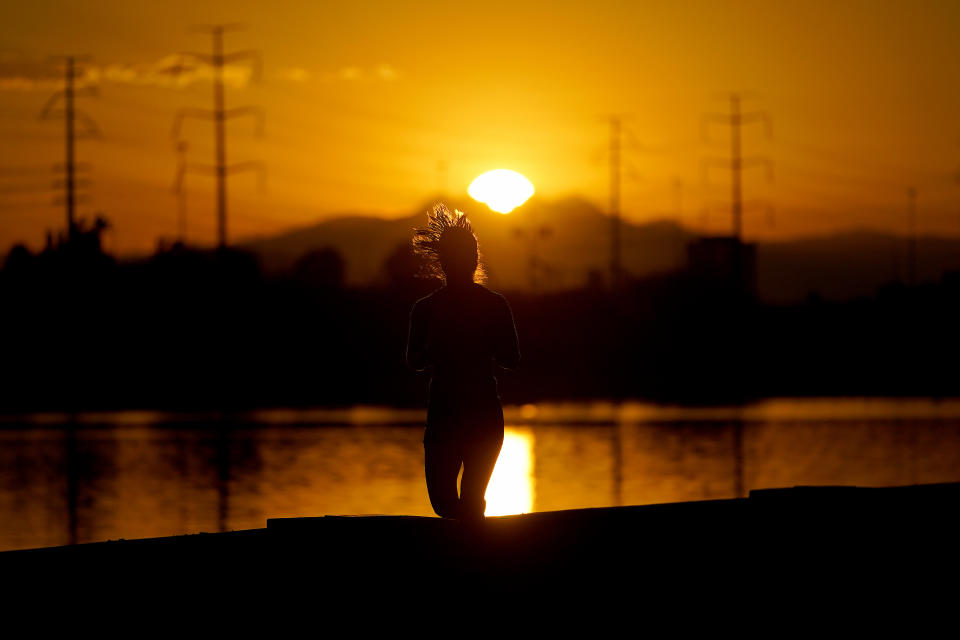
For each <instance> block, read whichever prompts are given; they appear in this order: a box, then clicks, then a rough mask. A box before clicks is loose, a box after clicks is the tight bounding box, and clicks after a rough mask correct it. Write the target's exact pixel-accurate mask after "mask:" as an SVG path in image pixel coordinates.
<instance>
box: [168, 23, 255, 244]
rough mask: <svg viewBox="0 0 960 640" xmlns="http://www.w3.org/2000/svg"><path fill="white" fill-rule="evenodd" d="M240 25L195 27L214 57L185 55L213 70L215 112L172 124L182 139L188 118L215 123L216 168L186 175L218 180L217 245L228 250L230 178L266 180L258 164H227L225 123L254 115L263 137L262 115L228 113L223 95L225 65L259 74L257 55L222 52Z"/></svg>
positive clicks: (193, 113)
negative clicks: (252, 174)
mask: <svg viewBox="0 0 960 640" xmlns="http://www.w3.org/2000/svg"><path fill="white" fill-rule="evenodd" d="M238 28H239V26H238V25H231V24H218V25H207V26H200V27H196V29H195V30H196V31H201V32H203V33H209V34H210V36H211V37H212V39H213V49H212V53H210V54H209V55H208V54H203V53H184V54H182V55H184V56H189V57H191V58H194V59H196V60H199V61H201V62H205V63H207V64H209V65H210V66H211V67H212V68H213V109H212V110H207V109H181V110H180V111H178V112H177V115H176V116H175V118H174V123H173V137H174V139H178V138H179V137H180V128H181V126H182V123H183V119H184V118H186V117H195V118H206V119H209V120H212V121H213V139H214V163H213V166H204V165H187V166H186V168H185V170H186V171H199V172H201V173H205V174H207V175H213V176H214V177H215V178H216V179H217V245H218V246H219V247H220V248H223V247H225V246H227V175H228V174H231V173H238V172H240V171H251V170H253V171H258V172H259V173H260V177H261V184H262V182H263V179H264V171H265V170H264V167H263V164H262V163H259V162H243V163H239V164H234V165H228V164H227V136H226V122H227V120H228V119H229V118H235V117H238V116H243V115H252V116H254V117H256V119H257V132H258V134H260V135H262V134H263V111H262V110H261V109H259V108H257V107H237V108H234V109H227V108H226V106H225V100H224V91H223V68H224V66H225V65H226V64H228V63H231V62H235V61H238V60H252V61H253V64H254V69H255V71H256V72H258V73H259V69H260V54H259V52H257V51H237V52H234V53H228V54H225V53H224V52H223V34H224V33H225V32H227V31H234V30H236V29H238Z"/></svg>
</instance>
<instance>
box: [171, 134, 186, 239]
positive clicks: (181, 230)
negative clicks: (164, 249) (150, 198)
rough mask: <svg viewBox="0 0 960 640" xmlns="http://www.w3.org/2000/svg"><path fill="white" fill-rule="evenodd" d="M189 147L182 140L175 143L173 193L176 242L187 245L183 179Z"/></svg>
mask: <svg viewBox="0 0 960 640" xmlns="http://www.w3.org/2000/svg"><path fill="white" fill-rule="evenodd" d="M188 148H189V145H188V144H187V143H186V141H184V140H178V141H177V147H176V149H177V177H176V181H175V182H174V186H173V192H174V193H175V194H176V195H177V241H178V242H179V243H180V244H181V245H183V246H185V245H186V244H187V190H186V185H185V184H184V179H185V178H186V175H187V149H188Z"/></svg>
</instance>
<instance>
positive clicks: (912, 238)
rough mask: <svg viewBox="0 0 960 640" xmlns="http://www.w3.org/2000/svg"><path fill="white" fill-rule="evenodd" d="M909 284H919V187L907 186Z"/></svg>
mask: <svg viewBox="0 0 960 640" xmlns="http://www.w3.org/2000/svg"><path fill="white" fill-rule="evenodd" d="M907 233H908V234H909V237H908V238H907V284H908V285H909V286H911V287H913V286H916V284H917V188H916V187H907Z"/></svg>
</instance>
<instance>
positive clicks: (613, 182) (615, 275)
mask: <svg viewBox="0 0 960 640" xmlns="http://www.w3.org/2000/svg"><path fill="white" fill-rule="evenodd" d="M620 133H621V131H620V117H619V116H610V287H611V288H614V289H615V288H617V287H618V286H619V285H620V282H621V280H622V278H623V265H622V261H621V256H620V243H621V240H620V229H621V223H620V177H621V175H620Z"/></svg>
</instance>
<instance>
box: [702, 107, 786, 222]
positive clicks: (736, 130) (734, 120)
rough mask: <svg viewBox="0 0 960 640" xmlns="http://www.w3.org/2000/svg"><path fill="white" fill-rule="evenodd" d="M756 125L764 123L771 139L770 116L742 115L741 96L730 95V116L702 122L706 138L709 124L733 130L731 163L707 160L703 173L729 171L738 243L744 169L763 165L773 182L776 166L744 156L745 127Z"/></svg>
mask: <svg viewBox="0 0 960 640" xmlns="http://www.w3.org/2000/svg"><path fill="white" fill-rule="evenodd" d="M753 122H763V123H764V124H765V125H766V130H767V137H768V138H769V137H772V125H771V123H770V116H769V115H767V114H766V113H763V112H759V111H755V112H751V113H741V111H740V94H738V93H733V94H731V95H730V113H729V114H708V115H706V116H704V117H703V122H702V128H703V131H702V132H703V136H704V138H707V133H708V125H709V124H710V123H719V124H724V125H727V126H729V127H730V159H729V160H726V159H719V158H707V159H706V160H705V161H704V169H705V170H706V169H707V168H709V167H710V166H722V167H725V168H728V169H730V189H731V195H730V207H731V216H732V218H733V237H734V238H736V239H737V240H742V239H743V189H742V173H743V169H744V168H746V167H749V166H754V165H763V166H765V167H766V168H767V176H768V179H770V180H773V164H772V163H771V162H770V160H769V158H765V157H749V158H744V157H743V156H742V155H741V141H740V133H741V129H742V127H743V125H745V124H750V123H753Z"/></svg>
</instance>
